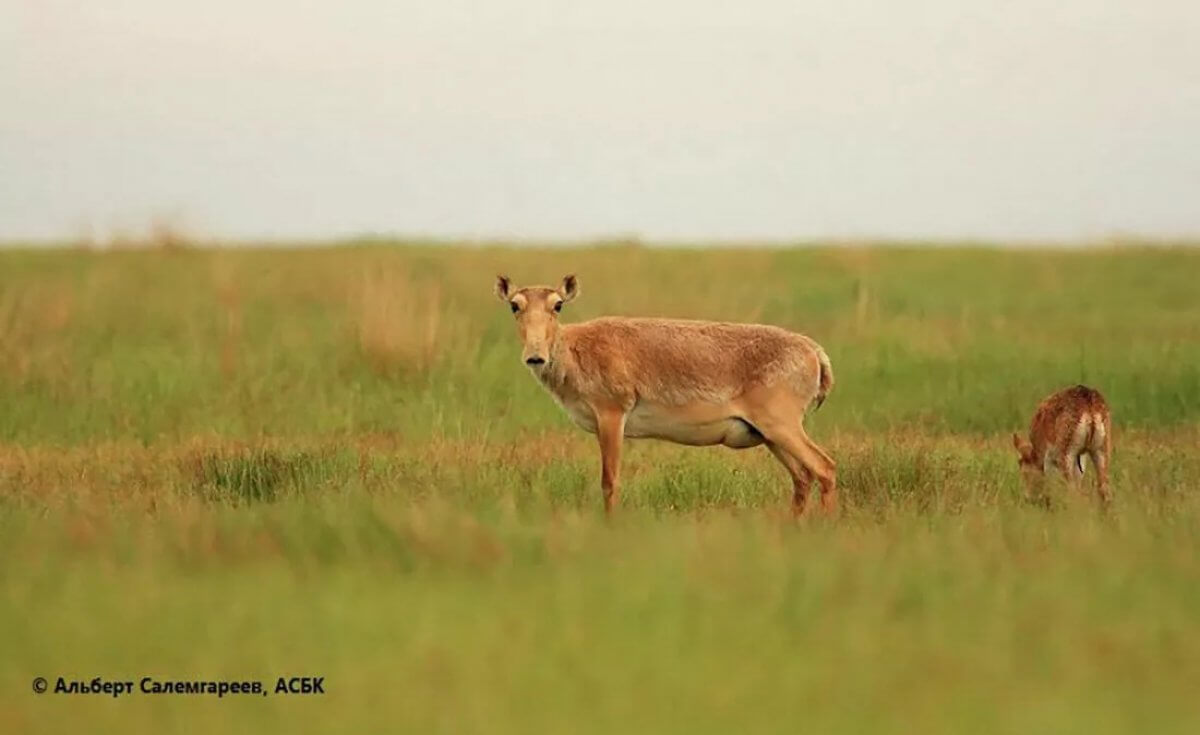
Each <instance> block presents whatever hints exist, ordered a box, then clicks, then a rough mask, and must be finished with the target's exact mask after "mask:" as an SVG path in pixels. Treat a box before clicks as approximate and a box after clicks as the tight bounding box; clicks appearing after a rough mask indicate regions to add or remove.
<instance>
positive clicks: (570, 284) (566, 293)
mask: <svg viewBox="0 0 1200 735" xmlns="http://www.w3.org/2000/svg"><path fill="white" fill-rule="evenodd" d="M558 295H559V296H562V300H563V302H564V303H565V302H567V301H572V300H574V299H575V297H576V296H578V295H579V279H578V278H576V277H575V274H573V273H572V274H571V275H569V276H565V277H564V278H563V279H562V285H561V286H559V287H558Z"/></svg>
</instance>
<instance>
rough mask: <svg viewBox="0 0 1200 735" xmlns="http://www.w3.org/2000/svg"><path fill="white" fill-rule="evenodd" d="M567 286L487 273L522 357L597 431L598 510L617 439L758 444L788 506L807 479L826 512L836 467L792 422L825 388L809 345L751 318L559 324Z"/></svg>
mask: <svg viewBox="0 0 1200 735" xmlns="http://www.w3.org/2000/svg"><path fill="white" fill-rule="evenodd" d="M578 295H579V282H578V280H577V279H576V278H575V276H573V275H572V276H567V277H566V278H564V279H563V280H562V283H561V284H560V285H559V286H558V287H557V288H551V287H548V286H529V287H526V288H514V287H513V285H512V282H511V281H510V280H509V279H508V278H507V277H506V276H499V277H498V278H497V279H496V296H497V297H498V298H499V299H500V300H501V301H504V302H505V303H507V304H508V305H509V308H511V309H512V312H513V315H514V316H515V317H516V322H517V331H518V333H519V334H520V337H521V344H522V349H521V359H522V360H523V361H524V363H525V364H526V365H527V366H529V369H530V370H531V371H532V372H533V374H534V376H535V377H536V378H537V379H538V381H539V382H541V384H542V385H543V386H545V387H546V389H547V390H549V391H550V394H551V395H552V396H554V398H555V399H556V400H557V401H558V403H559V404H560V405H562V407H563V408H564V409H565V410H566V412H567V414H568V415H569V416H570V417H571V419H572V420H573V421H574V422H575V423H576V424H578V425H579V427H580V428H582V429H583V430H584V431H587V432H590V433H593V434H596V435H597V437H598V438H599V440H600V464H601V475H600V485H601V488H602V489H603V491H604V509H605V511H607V512H612V510H613V508H614V507H615V506H616V504H617V499H618V496H619V493H620V486H621V482H620V466H621V444H622V441H623V439H624V438H625V437H631V438H633V437H639V438H640V437H649V438H655V439H665V440H667V441H672V442H675V443H678V444H688V445H692V446H710V445H714V444H724V445H725V446H727V447H732V448H734V449H745V448H747V447H754V446H758V445H759V444H766V445H767V448H768V449H769V450H771V453H772V454H773V455H775V458H776V459H778V460H779V462H780V463H781V464H782V465H783V466H784V467H785V468H786V469H787V471H788V474H789V475H791V478H792V484H793V491H792V507H793V510H794V511H795V512H796V513H797V514H799V513H802V512H803V510H804V502H805V499H806V496H807V494H808V488H809V485H811V484H812V480H813V478H816V480H817V481H818V482H819V483H820V488H821V505H822V507H823V508H824V509H825V510H826V511H830V512H832V511H834V510H836V508H837V476H836V465H835V464H834V461H833V460H832V459H831V458H830V457H829V455H828V454H826V453H825V451H824V450H822V449H821V448H820V447H819V446H817V445H816V443H814V442H813V441H812V440H811V439H809V438H808V435H807V434H806V433H805V432H804V427H803V424H802V422H803V419H804V415H805V413H806V412H807V411H808V410H809V409H810V408H816V407H818V406H820V405H821V403H822V402H823V401H824V400H825V398H826V396H828V395H829V392H830V390H831V389H832V388H833V370H832V368H831V367H830V364H829V357H828V355H826V354H825V350H823V349H821V346H820V345H818V344H817V343H816V342H814V341H813V340H811V339H809V338H808V337H805V336H804V335H801V334H796V333H794V332H789V331H787V330H785V329H780V328H779V327H772V326H765V325H761V324H729V323H724V322H703V321H685V320H678V319H640V318H625V317H603V318H600V319H593V320H591V321H587V322H582V323H578V324H560V323H559V321H558V316H559V312H560V311H561V310H562V307H563V304H566V303H568V302H569V301H571V300H573V299H574V298H575V297H576V296H578Z"/></svg>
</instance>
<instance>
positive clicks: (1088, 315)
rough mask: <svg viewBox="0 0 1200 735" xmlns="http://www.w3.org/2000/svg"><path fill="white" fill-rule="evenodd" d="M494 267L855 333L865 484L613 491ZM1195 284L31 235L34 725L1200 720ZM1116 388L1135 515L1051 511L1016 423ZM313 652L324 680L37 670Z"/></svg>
mask: <svg viewBox="0 0 1200 735" xmlns="http://www.w3.org/2000/svg"><path fill="white" fill-rule="evenodd" d="M497 271H504V272H506V273H508V274H509V275H511V276H513V277H514V278H515V279H516V280H517V281H518V282H520V283H527V282H535V281H536V282H553V281H554V280H556V279H557V278H559V277H561V275H562V274H563V273H566V272H569V271H571V272H576V273H578V274H579V277H580V280H581V283H582V286H583V296H582V297H581V299H580V300H579V301H578V302H576V303H577V305H578V309H577V310H576V313H574V314H567V315H564V316H565V318H567V319H582V318H586V317H588V316H592V315H597V314H601V313H619V314H661V315H672V316H691V317H700V318H722V319H729V320H761V321H768V322H773V323H777V324H781V325H784V326H788V327H791V328H794V329H797V330H799V331H803V332H805V333H807V334H810V335H811V336H813V337H814V338H816V339H817V340H819V341H820V342H821V343H822V344H823V345H824V346H825V347H826V349H827V350H828V351H829V353H830V355H831V357H832V359H833V364H834V370H835V373H836V375H837V378H838V385H837V387H836V389H835V391H834V393H833V394H832V396H831V397H830V400H829V402H828V403H827V404H826V406H825V407H823V408H822V409H821V411H820V412H819V413H817V414H816V415H815V416H814V417H813V419H812V422H811V427H812V428H811V431H812V434H813V435H814V437H816V438H817V439H818V441H820V442H821V443H822V444H823V445H824V446H826V447H827V448H828V449H829V450H830V451H831V453H832V454H833V455H834V456H835V457H836V458H837V459H838V461H839V464H840V479H841V485H842V488H843V500H844V503H845V509H844V513H843V515H842V517H841V518H840V519H838V520H837V521H836V522H829V521H827V520H825V519H821V518H812V519H808V520H806V521H804V522H801V523H799V524H797V523H794V522H793V521H791V520H790V519H789V517H788V516H787V514H786V486H787V483H786V482H785V480H784V477H783V473H782V471H781V470H780V469H779V468H778V467H777V466H776V465H775V463H774V460H772V459H771V457H770V456H769V455H768V454H767V453H765V452H762V451H756V450H751V451H747V452H732V451H729V450H724V449H690V448H681V447H674V446H670V445H665V444H660V443H653V442H646V443H641V442H639V443H634V444H633V445H632V446H631V448H630V451H629V452H628V453H627V456H626V476H627V480H626V483H627V484H626V488H625V505H624V508H623V510H622V512H621V514H620V515H619V516H618V517H617V518H615V519H614V520H613V521H612V522H606V521H605V520H604V519H603V518H602V517H601V516H600V513H599V492H598V489H597V475H598V470H597V465H598V461H597V457H596V456H595V449H594V446H593V442H592V439H591V438H590V437H588V436H586V435H584V434H582V433H580V432H578V430H576V429H574V428H573V427H571V426H570V425H569V424H568V422H567V421H566V419H565V418H563V417H562V416H560V415H559V412H558V409H557V408H556V407H555V406H554V405H553V403H552V401H551V400H550V399H549V397H547V396H545V395H543V394H542V393H541V391H540V388H539V387H538V386H537V385H536V384H534V382H533V380H532V379H531V378H530V377H529V376H528V375H527V374H526V373H525V371H524V369H523V368H522V366H520V365H519V362H518V359H517V355H518V348H517V345H516V343H515V337H514V336H513V334H512V327H511V323H510V320H511V317H510V316H509V315H508V314H507V311H506V310H505V309H504V308H503V306H502V305H500V304H497V303H496V302H495V301H494V300H493V299H492V297H491V295H490V287H491V280H492V278H493V277H494V275H495V273H496V272H497ZM1197 275H1200V252H1197V253H1193V251H1188V250H1154V249H1145V250H1137V249H1115V250H1098V251H1085V252H1021V251H993V250H953V249H949V250H932V251H916V250H911V251H906V250H890V249H846V250H837V249H812V250H798V251H761V250H748V251H727V250H716V251H696V252H689V251H684V252H679V251H657V250H650V249H643V248H633V247H619V248H616V247H614V248H595V249H587V250H527V249H502V248H487V249H466V248H458V249H455V248H447V249H437V248H388V247H381V246H378V247H353V248H346V249H328V250H313V251H279V252H266V251H244V252H243V251H226V252H216V251H204V252H192V251H186V250H183V251H168V252H115V253H103V254H95V253H82V252H53V253H34V252H9V253H0V646H2V648H3V650H4V652H5V655H4V657H3V660H2V662H0V731H3V732H38V731H45V732H52V731H80V730H84V731H92V730H101V731H118V730H119V731H132V732H142V731H144V732H164V731H182V732H206V731H225V730H235V731H244V730H249V731H265V730H274V729H287V730H290V731H301V732H303V731H313V732H316V731H329V730H336V731H386V732H396V731H401V732H410V731H411V732H531V731H541V732H544V731H551V732H563V731H569V732H614V731H619V732H625V731H630V732H673V731H680V732H684V731H688V732H695V731H701V732H704V731H731V730H732V731H772V732H778V731H789V732H791V731H798V730H799V731H812V732H864V731H867V732H904V733H908V732H955V733H958V732H980V733H987V732H997V733H999V732H1030V731H1033V732H1067V733H1069V732H1088V733H1108V732H1113V733H1117V732H1155V733H1160V732H1161V733H1171V732H1180V733H1184V732H1195V731H1197V729H1198V728H1200V703H1198V702H1197V700H1196V698H1195V694H1194V689H1195V682H1197V681H1200V623H1198V622H1197V621H1200V500H1198V499H1197V496H1196V477H1197V476H1198V474H1200V451H1198V449H1200V296H1197V295H1196V291H1195V286H1194V284H1195V282H1196V276H1197ZM574 305H575V304H573V306H574ZM1079 380H1084V381H1087V382H1089V383H1091V384H1093V385H1096V386H1097V387H1099V388H1100V389H1101V390H1103V391H1104V392H1105V393H1106V394H1107V395H1108V397H1109V399H1110V402H1111V403H1112V405H1113V413H1114V421H1115V423H1116V427H1117V432H1118V433H1117V445H1116V447H1117V448H1116V457H1115V461H1114V490H1115V492H1116V495H1117V505H1116V507H1115V509H1114V511H1113V512H1112V513H1110V514H1107V515H1102V514H1100V513H1098V512H1097V511H1096V509H1095V508H1094V507H1093V506H1092V505H1091V504H1089V503H1087V502H1084V501H1082V500H1079V499H1074V500H1072V499H1066V498H1062V500H1061V502H1060V503H1058V504H1057V505H1056V507H1055V508H1054V509H1053V510H1052V511H1050V512H1045V511H1042V510H1039V509H1037V508H1034V507H1030V506H1029V505H1028V504H1026V503H1025V502H1023V500H1022V497H1021V493H1020V489H1019V486H1018V479H1017V477H1016V471H1015V460H1014V458H1013V457H1012V456H1010V451H1011V450H1010V449H1009V445H1008V440H1007V432H1009V431H1011V430H1014V429H1020V428H1023V427H1024V426H1025V424H1026V423H1027V421H1028V416H1029V412H1030V411H1031V410H1032V407H1033V404H1034V402H1036V400H1037V399H1038V398H1040V397H1041V396H1042V395H1044V394H1045V393H1047V392H1049V391H1050V390H1053V389H1054V388H1056V387H1060V386H1061V385H1065V384H1068V383H1071V382H1075V381H1079ZM1059 495H1060V498H1061V496H1062V492H1061V488H1060V492H1059ZM306 674H308V675H315V676H324V677H325V678H326V689H327V692H328V693H327V694H326V695H324V696H323V697H309V698H300V697H294V698H289V697H282V696H270V697H266V698H258V697H253V698H246V699H240V698H229V697H227V698H225V699H222V700H217V699H215V698H213V697H204V696H190V697H184V696H176V697H163V696H160V697H152V696H149V695H143V694H140V693H136V694H133V695H129V696H127V697H124V698H122V699H118V700H112V699H111V698H108V697H104V696H95V695H86V696H84V695H77V696H73V697H65V696H63V695H53V694H44V695H40V696H39V695H35V694H33V693H32V691H31V689H30V682H31V680H32V678H33V677H34V676H39V675H41V676H45V677H47V678H49V679H51V682H52V683H53V681H54V679H55V678H56V677H57V676H66V677H68V678H78V679H89V680H90V679H91V678H93V677H96V676H101V677H104V678H106V679H112V680H125V679H133V680H134V681H135V682H136V680H137V679H139V678H141V677H142V676H154V677H156V678H159V679H193V678H200V679H216V678H229V679H247V678H251V679H261V680H263V681H264V682H267V683H268V685H269V684H271V683H272V682H273V681H274V679H275V677H277V676H292V675H306Z"/></svg>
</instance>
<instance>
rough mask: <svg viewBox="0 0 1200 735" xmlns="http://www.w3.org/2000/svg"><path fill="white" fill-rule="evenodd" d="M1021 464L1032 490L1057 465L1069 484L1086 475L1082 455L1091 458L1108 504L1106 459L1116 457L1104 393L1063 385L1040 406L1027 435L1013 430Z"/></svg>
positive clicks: (1026, 481) (1023, 473) (1101, 490)
mask: <svg viewBox="0 0 1200 735" xmlns="http://www.w3.org/2000/svg"><path fill="white" fill-rule="evenodd" d="M1012 439H1013V446H1014V447H1015V448H1016V450H1017V455H1018V458H1017V463H1018V465H1019V466H1020V468H1021V475H1022V477H1023V479H1024V480H1025V484H1026V487H1027V488H1028V489H1032V488H1033V486H1034V485H1035V484H1037V483H1039V482H1040V481H1041V479H1042V477H1044V475H1045V473H1046V470H1047V469H1049V468H1050V467H1057V468H1058V469H1059V470H1060V471H1061V472H1062V474H1063V476H1064V477H1066V479H1067V483H1068V485H1070V486H1071V487H1072V488H1078V486H1079V482H1080V480H1082V479H1083V456H1084V455H1085V454H1086V455H1087V456H1088V457H1089V458H1090V459H1091V461H1092V469H1093V470H1095V472H1096V489H1097V491H1098V493H1099V495H1100V500H1101V501H1102V502H1104V503H1105V504H1107V503H1108V501H1109V498H1110V494H1109V490H1108V463H1109V460H1110V459H1111V457H1112V417H1111V416H1110V415H1109V411H1108V403H1107V402H1106V401H1105V400H1104V396H1102V395H1100V391H1098V390H1094V389H1092V388H1089V387H1087V386H1086V385H1076V386H1074V387H1071V388H1064V389H1063V390H1060V391H1058V392H1057V393H1055V394H1053V395H1051V396H1049V397H1047V398H1046V399H1045V400H1043V401H1042V402H1041V403H1039V404H1038V407H1037V411H1036V412H1034V414H1033V421H1032V423H1031V424H1030V427H1029V439H1028V440H1025V439H1023V438H1021V436H1020V435H1018V434H1013V437H1012Z"/></svg>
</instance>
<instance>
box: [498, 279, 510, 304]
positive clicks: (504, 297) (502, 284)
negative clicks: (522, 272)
mask: <svg viewBox="0 0 1200 735" xmlns="http://www.w3.org/2000/svg"><path fill="white" fill-rule="evenodd" d="M511 291H512V281H510V280H508V276H496V298H498V299H500V300H501V301H508V296H509V293H510V292H511Z"/></svg>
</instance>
